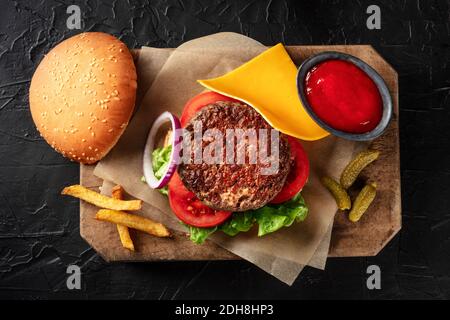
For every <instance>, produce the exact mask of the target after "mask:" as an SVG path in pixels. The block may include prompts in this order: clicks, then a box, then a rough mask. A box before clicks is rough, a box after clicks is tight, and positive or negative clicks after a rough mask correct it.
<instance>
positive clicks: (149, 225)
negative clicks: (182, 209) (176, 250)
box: [95, 209, 170, 238]
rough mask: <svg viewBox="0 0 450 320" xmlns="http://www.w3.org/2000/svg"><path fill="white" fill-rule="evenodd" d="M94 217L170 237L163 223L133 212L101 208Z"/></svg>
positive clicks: (155, 234) (158, 235)
mask: <svg viewBox="0 0 450 320" xmlns="http://www.w3.org/2000/svg"><path fill="white" fill-rule="evenodd" d="M95 218H96V219H97V220H100V221H107V222H112V223H115V224H120V225H123V226H127V227H128V228H131V229H136V230H139V231H143V232H146V233H148V234H151V235H154V236H157V237H161V238H162V237H170V232H169V230H167V228H166V227H165V226H164V225H163V224H161V223H159V222H155V221H153V220H150V219H147V218H144V217H141V216H137V215H134V214H130V213H126V212H122V211H116V210H107V209H101V210H99V211H98V212H97V214H96V215H95Z"/></svg>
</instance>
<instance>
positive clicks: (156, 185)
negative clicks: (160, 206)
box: [143, 111, 181, 189]
mask: <svg viewBox="0 0 450 320" xmlns="http://www.w3.org/2000/svg"><path fill="white" fill-rule="evenodd" d="M167 121H170V123H171V125H172V132H173V135H172V151H171V152H170V160H169V165H168V166H167V170H166V172H165V173H164V175H163V176H162V177H161V179H159V180H158V179H157V178H156V177H155V174H154V172H153V156H152V153H153V150H154V148H155V138H156V134H157V133H158V130H159V128H161V126H162V125H163V124H164V123H166V122H167ZM180 128H181V124H180V120H179V119H178V118H177V117H176V116H175V115H173V114H172V113H170V112H168V111H166V112H163V113H162V114H161V115H160V116H159V117H158V118H157V119H156V120H155V122H154V123H153V125H152V128H151V129H150V132H149V134H148V137H147V142H146V144H145V149H144V159H143V168H144V177H145V181H146V182H147V184H148V185H149V186H150V187H151V188H153V189H160V188H163V187H164V186H166V185H167V184H168V183H169V180H170V178H171V177H172V175H173V174H174V173H175V171H176V170H177V163H178V160H179V157H180V147H181V144H180V140H181V136H180V130H179V129H180Z"/></svg>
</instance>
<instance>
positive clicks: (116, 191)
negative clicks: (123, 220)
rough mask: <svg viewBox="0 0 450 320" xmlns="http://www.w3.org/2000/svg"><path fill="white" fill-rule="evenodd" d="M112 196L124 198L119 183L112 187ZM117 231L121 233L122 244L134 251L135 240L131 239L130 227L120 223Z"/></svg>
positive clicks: (119, 198)
mask: <svg viewBox="0 0 450 320" xmlns="http://www.w3.org/2000/svg"><path fill="white" fill-rule="evenodd" d="M112 197H113V198H114V199H118V200H123V188H122V186H120V185H117V186H115V187H114V188H113V189H112ZM117 232H118V233H119V237H120V242H122V246H123V247H124V248H126V249H128V250H131V251H134V244H133V240H131V236H130V230H128V227H126V226H123V225H121V224H118V225H117Z"/></svg>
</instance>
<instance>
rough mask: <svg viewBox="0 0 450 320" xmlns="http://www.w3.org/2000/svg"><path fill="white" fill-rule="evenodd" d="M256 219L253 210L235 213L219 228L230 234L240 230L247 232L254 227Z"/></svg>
mask: <svg viewBox="0 0 450 320" xmlns="http://www.w3.org/2000/svg"><path fill="white" fill-rule="evenodd" d="M254 222H255V219H254V217H253V213H252V212H251V211H246V212H238V213H233V216H232V217H231V219H230V220H228V221H226V222H225V223H223V224H222V225H220V227H219V229H220V230H221V231H222V232H223V233H225V234H227V235H229V236H232V237H233V236H235V235H237V234H238V233H239V232H247V231H248V230H250V229H251V228H252V227H253V224H254Z"/></svg>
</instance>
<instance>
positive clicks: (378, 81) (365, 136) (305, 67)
mask: <svg viewBox="0 0 450 320" xmlns="http://www.w3.org/2000/svg"><path fill="white" fill-rule="evenodd" d="M334 59H337V60H345V61H348V62H351V63H353V64H354V65H356V66H357V67H358V68H360V69H361V70H363V71H364V72H365V73H366V74H367V75H368V76H369V77H370V78H371V79H372V81H373V82H374V83H375V85H376V86H377V88H378V91H379V92H380V95H381V99H382V101H383V114H382V116H381V120H380V122H379V123H378V125H377V126H376V127H375V128H374V129H373V130H372V131H368V132H365V133H350V132H345V131H340V130H336V129H334V128H332V127H330V126H329V125H328V124H326V123H325V122H324V121H322V120H321V119H320V118H319V117H318V116H317V115H316V114H315V112H314V110H313V109H312V108H311V106H310V105H309V103H308V100H307V99H306V95H305V88H304V84H305V78H306V75H307V74H308V71H309V70H311V69H312V68H313V67H314V66H315V65H317V64H319V63H321V62H323V61H326V60H334ZM297 88H298V95H299V97H300V100H301V102H302V104H303V106H304V108H305V109H306V111H307V112H308V114H309V115H310V117H311V118H313V119H314V121H315V122H316V123H317V124H318V125H319V126H321V127H322V128H323V129H324V130H326V131H328V132H329V133H331V134H333V135H335V136H338V137H341V138H344V139H348V140H355V141H368V140H372V139H375V138H377V137H379V136H380V135H381V134H382V133H383V132H384V130H385V129H386V128H387V126H388V124H389V121H390V120H391V116H392V98H391V94H390V93H389V90H388V88H387V86H386V83H385V82H384V80H383V78H381V76H380V75H379V74H378V73H377V72H376V71H375V70H374V69H373V68H372V67H371V66H369V65H368V64H367V63H365V62H364V61H362V60H360V59H358V58H356V57H354V56H351V55H348V54H345V53H340V52H334V51H328V52H322V53H319V54H316V55H314V56H311V57H309V58H308V59H306V60H305V61H304V62H303V63H302V64H301V66H300V68H299V69H298V73H297Z"/></svg>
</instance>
